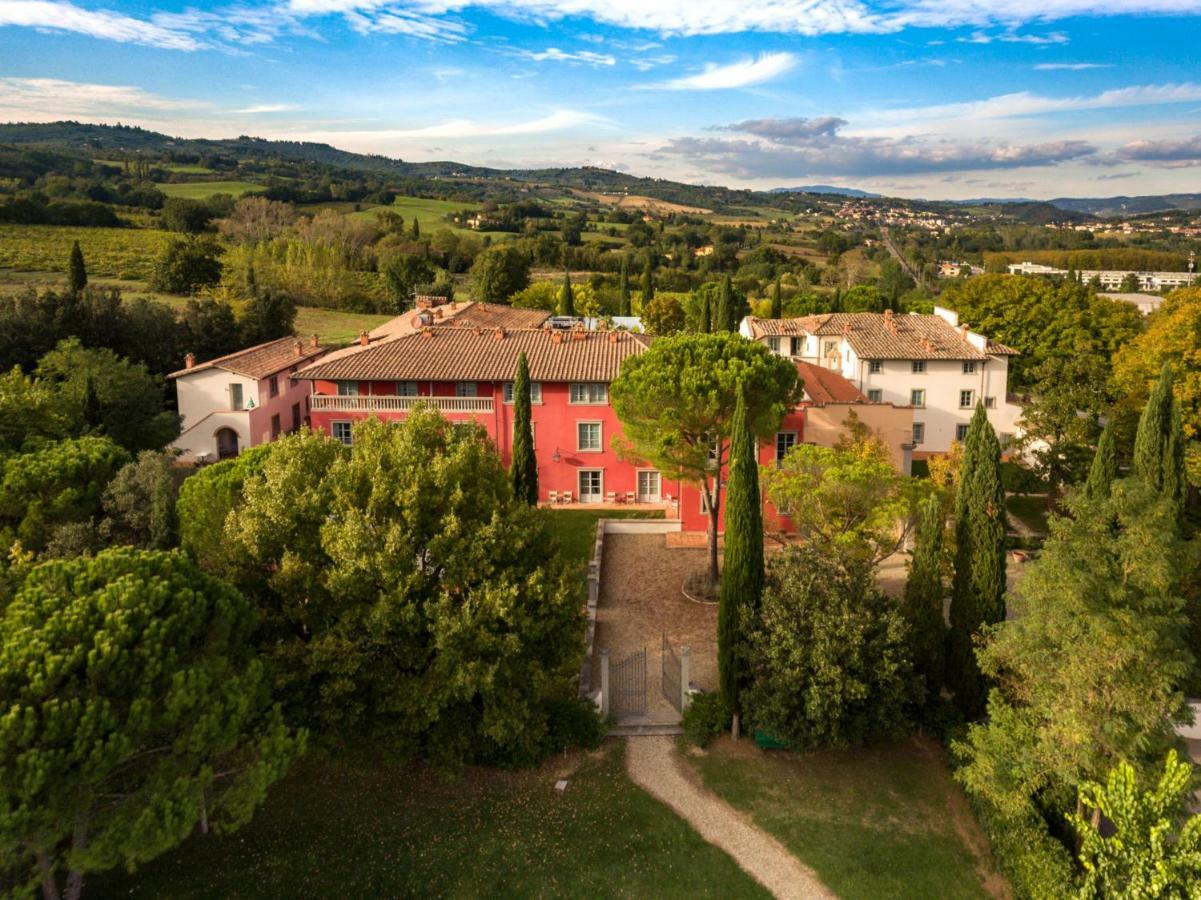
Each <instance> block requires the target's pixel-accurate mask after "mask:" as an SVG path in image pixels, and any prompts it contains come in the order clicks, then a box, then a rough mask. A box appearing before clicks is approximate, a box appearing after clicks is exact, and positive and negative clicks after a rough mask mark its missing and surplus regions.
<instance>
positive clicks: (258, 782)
mask: <svg viewBox="0 0 1201 900" xmlns="http://www.w3.org/2000/svg"><path fill="white" fill-rule="evenodd" d="M253 621H254V612H253V608H252V607H251V606H250V604H249V603H247V601H246V600H245V599H244V598H243V597H242V596H241V595H240V594H238V592H237V591H235V590H234V589H233V588H231V587H230V586H229V585H227V584H224V583H223V582H221V581H219V580H217V579H215V578H212V577H210V576H208V575H205V574H204V573H202V572H200V571H199V570H197V569H196V567H195V566H194V565H193V564H192V563H190V562H189V561H188V560H187V559H186V558H185V557H184V555H183V554H182V553H179V552H174V553H159V552H146V551H138V550H133V549H130V548H120V549H114V550H109V551H106V552H104V553H102V554H100V555H99V556H97V557H95V558H94V559H92V558H83V559H73V560H56V561H52V562H49V563H45V564H43V565H41V566H38V567H37V568H35V569H34V570H33V571H32V572H30V574H29V575H28V576H27V577H26V578H25V581H24V584H23V585H22V587H21V588H20V590H19V591H18V592H17V594H16V597H15V598H14V599H13V600H12V602H11V603H9V604H8V606H7V607H6V608H5V609H4V611H3V614H2V616H0V697H2V698H3V699H2V700H0V709H2V710H3V714H2V715H0V848H4V850H5V853H4V855H5V856H6V857H7V858H8V859H9V860H11V861H13V862H14V863H15V864H17V865H19V866H20V867H21V877H22V878H23V879H26V881H25V883H24V884H22V885H20V887H32V886H33V884H37V883H40V884H41V886H42V891H43V895H44V896H46V897H59V896H60V895H62V896H65V897H67V898H69V900H74V898H78V897H79V896H80V894H81V892H82V889H83V879H84V876H85V874H86V873H88V872H99V871H104V870H106V869H111V868H114V867H116V866H130V867H132V866H136V865H138V864H140V863H144V862H147V861H148V860H151V859H153V858H154V857H156V856H158V855H160V854H161V853H163V852H165V851H166V850H169V849H170V848H172V847H174V846H175V845H177V844H178V843H180V842H181V841H182V840H183V839H184V838H185V837H187V836H188V834H189V833H190V832H191V831H192V830H193V828H195V827H196V825H197V824H198V823H199V824H200V825H201V827H202V828H206V827H208V826H209V825H211V826H212V827H214V828H216V829H217V830H219V831H222V832H225V831H231V830H233V829H236V828H237V827H238V826H240V825H242V824H244V823H245V822H246V821H248V820H249V819H250V817H251V815H252V814H253V812H254V809H255V807H257V806H258V805H259V804H260V803H261V802H262V801H263V799H264V797H265V796H266V792H267V788H268V787H269V786H270V785H271V784H272V783H273V782H275V781H276V780H277V779H279V778H280V777H281V776H282V775H283V774H284V773H285V771H286V770H287V767H288V765H289V764H290V763H291V761H292V760H293V759H294V758H296V757H297V756H298V755H299V754H300V752H301V750H302V749H303V746H304V735H303V734H297V733H294V732H292V731H290V730H289V729H288V728H287V726H285V725H284V723H283V720H282V718H281V716H280V713H279V710H278V708H275V707H273V706H272V705H271V695H270V681H269V678H268V676H267V673H266V670H265V668H264V666H263V664H262V663H261V662H260V661H259V660H258V659H256V658H255V656H254V653H253V651H252V650H251V649H250V647H249V644H248V643H247V637H248V635H249V632H250V628H251V626H252V624H253ZM64 873H65V880H64V879H63V874H64ZM60 884H62V888H61V890H60Z"/></svg>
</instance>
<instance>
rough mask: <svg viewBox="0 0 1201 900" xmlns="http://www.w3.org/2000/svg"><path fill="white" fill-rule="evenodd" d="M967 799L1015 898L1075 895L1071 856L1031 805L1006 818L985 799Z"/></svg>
mask: <svg viewBox="0 0 1201 900" xmlns="http://www.w3.org/2000/svg"><path fill="white" fill-rule="evenodd" d="M968 799H969V802H970V803H971V807H972V811H973V812H974V813H975V814H976V820H977V821H978V822H979V823H980V827H981V829H982V830H983V831H984V834H985V836H986V837H987V838H988V840H989V843H990V844H991V845H992V851H993V857H994V858H995V859H996V860H997V865H998V866H999V867H1000V869H1001V872H1002V873H1003V874H1004V875H1005V877H1006V878H1007V879H1008V881H1009V885H1010V887H1011V888H1013V892H1014V895H1015V896H1016V897H1017V898H1018V900H1060V898H1062V897H1069V896H1073V895H1074V894H1075V884H1076V880H1077V879H1076V872H1075V870H1074V868H1073V866H1072V859H1071V856H1070V855H1069V854H1068V851H1067V848H1066V847H1064V846H1063V844H1061V843H1060V842H1059V841H1057V840H1055V838H1054V837H1052V836H1051V833H1050V831H1048V830H1047V827H1046V824H1045V823H1044V822H1043V819H1042V817H1041V816H1040V815H1039V814H1038V811H1037V810H1036V809H1035V808H1034V806H1033V804H1032V805H1031V806H1030V809H1029V811H1028V813H1027V814H1025V815H1022V816H1017V817H1008V816H1002V815H1001V814H1000V813H999V812H997V810H996V809H995V807H993V806H992V805H990V804H989V803H987V802H986V801H982V800H978V799H976V798H973V797H971V795H969V796H968Z"/></svg>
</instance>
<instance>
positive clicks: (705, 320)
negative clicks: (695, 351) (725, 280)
mask: <svg viewBox="0 0 1201 900" xmlns="http://www.w3.org/2000/svg"><path fill="white" fill-rule="evenodd" d="M712 330H713V310H712V308H711V307H710V306H709V293H708V292H707V291H706V292H705V294H704V296H703V298H702V299H701V334H708V333H709V332H710V331H712Z"/></svg>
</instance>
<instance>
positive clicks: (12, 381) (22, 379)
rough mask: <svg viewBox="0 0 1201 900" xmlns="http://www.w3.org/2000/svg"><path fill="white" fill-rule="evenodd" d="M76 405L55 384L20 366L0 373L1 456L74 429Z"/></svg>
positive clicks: (58, 437)
mask: <svg viewBox="0 0 1201 900" xmlns="http://www.w3.org/2000/svg"><path fill="white" fill-rule="evenodd" d="M76 424H77V416H76V408H75V406H74V404H72V403H71V402H70V400H69V399H68V398H66V397H64V396H63V395H62V393H61V392H60V391H58V390H57V389H56V388H55V386H54V385H52V384H49V383H48V382H46V381H43V380H40V379H35V378H33V377H32V376H30V375H26V374H24V373H23V372H22V371H21V370H20V369H19V368H17V367H13V369H12V370H11V371H9V372H7V373H5V374H3V375H0V459H3V457H4V456H6V455H8V454H10V453H16V452H18V451H20V450H21V449H22V448H23V447H26V446H28V445H31V444H34V443H37V442H40V441H43V440H51V441H57V440H61V439H63V438H65V437H67V436H68V435H70V434H71V433H73V431H74V429H75V428H76Z"/></svg>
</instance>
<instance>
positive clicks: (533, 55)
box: [520, 47, 617, 66]
mask: <svg viewBox="0 0 1201 900" xmlns="http://www.w3.org/2000/svg"><path fill="white" fill-rule="evenodd" d="M520 54H521V55H522V56H524V57H525V58H526V59H532V60H533V61H534V62H546V61H548V60H550V61H551V62H567V63H583V64H584V65H588V66H613V65H616V64H617V58H616V57H614V56H612V55H610V54H608V53H594V52H592V51H591V50H577V51H575V52H568V51H566V50H560V49H559V48H558V47H547V48H546V49H545V50H537V51H535V50H522V51H520Z"/></svg>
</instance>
